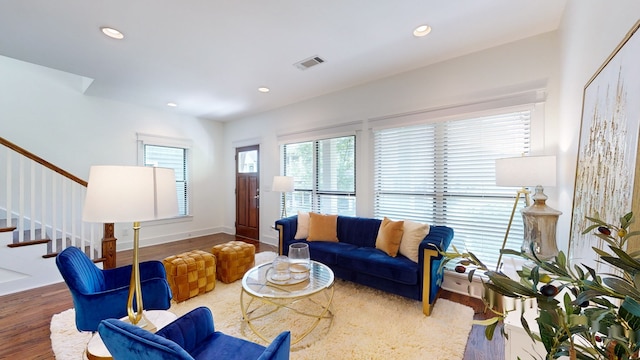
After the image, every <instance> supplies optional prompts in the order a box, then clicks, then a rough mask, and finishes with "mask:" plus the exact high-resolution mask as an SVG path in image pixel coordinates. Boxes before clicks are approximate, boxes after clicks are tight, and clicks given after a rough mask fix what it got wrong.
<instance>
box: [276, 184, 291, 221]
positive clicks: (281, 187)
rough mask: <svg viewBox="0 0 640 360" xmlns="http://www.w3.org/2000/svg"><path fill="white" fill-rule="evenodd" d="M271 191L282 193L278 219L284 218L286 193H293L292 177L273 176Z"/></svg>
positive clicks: (285, 213)
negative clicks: (280, 210)
mask: <svg viewBox="0 0 640 360" xmlns="http://www.w3.org/2000/svg"><path fill="white" fill-rule="evenodd" d="M271 191H273V192H281V193H282V212H281V213H280V218H286V217H287V193H289V192H293V176H274V177H273V187H272V188H271Z"/></svg>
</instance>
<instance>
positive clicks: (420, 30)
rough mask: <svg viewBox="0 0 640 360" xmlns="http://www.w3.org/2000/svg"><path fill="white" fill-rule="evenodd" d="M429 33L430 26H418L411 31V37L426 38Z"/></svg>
mask: <svg viewBox="0 0 640 360" xmlns="http://www.w3.org/2000/svg"><path fill="white" fill-rule="evenodd" d="M430 32H431V26H429V25H420V26H418V27H417V28H416V29H415V30H413V36H416V37H422V36H427V35H428V34H429V33H430Z"/></svg>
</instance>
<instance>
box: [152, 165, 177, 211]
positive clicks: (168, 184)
mask: <svg viewBox="0 0 640 360" xmlns="http://www.w3.org/2000/svg"><path fill="white" fill-rule="evenodd" d="M153 170H154V173H155V186H156V188H155V195H156V201H155V206H156V208H155V218H156V219H166V218H171V217H174V216H177V215H178V193H177V189H176V175H175V173H174V171H173V169H168V168H158V167H156V168H153Z"/></svg>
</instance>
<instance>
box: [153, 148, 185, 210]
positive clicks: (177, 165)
mask: <svg viewBox="0 0 640 360" xmlns="http://www.w3.org/2000/svg"><path fill="white" fill-rule="evenodd" d="M143 146H144V151H143V156H144V166H157V167H165V168H170V169H173V171H174V172H175V176H176V193H177V195H178V214H179V215H187V149H184V148H180V147H172V146H160V145H148V144H144V145H143Z"/></svg>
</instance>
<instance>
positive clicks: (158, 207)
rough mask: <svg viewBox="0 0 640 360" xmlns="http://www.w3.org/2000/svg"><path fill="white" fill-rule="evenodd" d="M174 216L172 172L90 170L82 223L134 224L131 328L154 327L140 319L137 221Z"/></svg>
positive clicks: (129, 308)
mask: <svg viewBox="0 0 640 360" xmlns="http://www.w3.org/2000/svg"><path fill="white" fill-rule="evenodd" d="M177 215H178V196H177V193H176V180H175V175H174V172H173V169H167V168H156V167H141V166H92V167H91V169H90V171H89V182H88V185H87V194H86V197H85V202H84V208H83V212H82V220H83V221H86V222H99V223H118V222H133V264H132V270H131V282H130V284H129V297H128V299H127V315H128V317H129V321H130V322H131V323H132V324H134V325H138V326H141V327H145V326H147V327H149V326H151V327H152V326H153V325H152V324H148V323H147V321H146V320H145V319H143V312H142V311H143V309H144V307H143V303H142V290H141V285H140V270H139V260H138V248H139V241H140V240H139V230H140V222H141V221H148V220H156V219H165V218H169V217H174V216H177ZM134 298H135V309H134ZM141 320H142V321H141Z"/></svg>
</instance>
